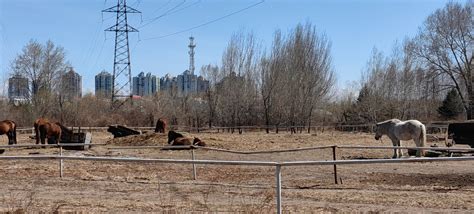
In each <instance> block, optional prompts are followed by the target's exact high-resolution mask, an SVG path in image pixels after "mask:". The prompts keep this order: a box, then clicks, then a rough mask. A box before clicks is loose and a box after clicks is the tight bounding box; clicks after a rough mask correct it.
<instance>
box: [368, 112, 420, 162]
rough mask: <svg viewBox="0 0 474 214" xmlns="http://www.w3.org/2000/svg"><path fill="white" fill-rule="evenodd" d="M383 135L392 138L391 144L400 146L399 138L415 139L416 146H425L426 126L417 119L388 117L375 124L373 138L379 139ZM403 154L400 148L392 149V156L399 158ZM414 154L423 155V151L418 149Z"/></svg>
mask: <svg viewBox="0 0 474 214" xmlns="http://www.w3.org/2000/svg"><path fill="white" fill-rule="evenodd" d="M383 135H387V136H388V137H389V138H390V140H392V144H393V146H400V140H411V139H413V140H414V141H415V145H416V146H417V147H425V144H426V128H425V125H423V123H421V122H420V121H418V120H407V121H400V120H398V119H390V120H386V121H383V122H380V123H377V124H376V126H375V140H379V139H380V138H381V137H382V136H383ZM402 156H403V152H402V150H401V149H393V157H392V158H399V157H402ZM416 156H417V157H420V156H424V151H423V150H421V149H419V150H417V152H416Z"/></svg>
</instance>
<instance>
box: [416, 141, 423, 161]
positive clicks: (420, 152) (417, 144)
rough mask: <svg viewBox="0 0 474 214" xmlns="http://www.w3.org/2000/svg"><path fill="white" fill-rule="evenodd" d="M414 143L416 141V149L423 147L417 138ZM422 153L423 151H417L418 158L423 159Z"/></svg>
mask: <svg viewBox="0 0 474 214" xmlns="http://www.w3.org/2000/svg"><path fill="white" fill-rule="evenodd" d="M414 141H415V145H416V147H421V142H420V139H419V138H418V139H416V138H415V139H414ZM422 152H423V151H421V150H420V149H417V150H416V157H421V154H422Z"/></svg>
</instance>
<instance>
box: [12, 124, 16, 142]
mask: <svg viewBox="0 0 474 214" xmlns="http://www.w3.org/2000/svg"><path fill="white" fill-rule="evenodd" d="M13 140H14V142H15V144H17V141H16V123H15V122H13Z"/></svg>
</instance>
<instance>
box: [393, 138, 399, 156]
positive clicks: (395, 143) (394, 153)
mask: <svg viewBox="0 0 474 214" xmlns="http://www.w3.org/2000/svg"><path fill="white" fill-rule="evenodd" d="M392 145H393V146H397V140H393V139H392ZM397 157H398V151H397V148H394V149H393V156H392V158H397Z"/></svg>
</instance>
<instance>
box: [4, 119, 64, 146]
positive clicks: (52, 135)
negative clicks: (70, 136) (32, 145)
mask: <svg viewBox="0 0 474 214" xmlns="http://www.w3.org/2000/svg"><path fill="white" fill-rule="evenodd" d="M33 126H34V129H35V135H36V136H35V138H36V144H39V143H40V141H41V144H45V143H46V142H45V141H46V139H48V141H51V142H55V143H57V144H59V141H60V139H61V125H60V124H59V123H57V122H56V123H53V122H49V121H48V120H47V119H45V118H38V119H37V120H35V122H34V124H33ZM16 128H17V125H16V123H15V122H14V121H13V120H3V121H0V135H3V134H6V135H7V137H8V145H13V144H17V137H16Z"/></svg>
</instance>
